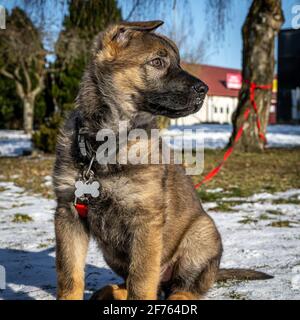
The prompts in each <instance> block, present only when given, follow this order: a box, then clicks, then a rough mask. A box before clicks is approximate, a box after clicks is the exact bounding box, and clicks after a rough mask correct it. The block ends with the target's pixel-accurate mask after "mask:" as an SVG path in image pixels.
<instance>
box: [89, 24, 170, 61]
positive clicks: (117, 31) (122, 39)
mask: <svg viewBox="0 0 300 320" xmlns="http://www.w3.org/2000/svg"><path fill="white" fill-rule="evenodd" d="M163 23H164V22H163V21H160V20H155V21H141V22H126V21H125V22H121V23H119V24H117V25H114V26H111V27H110V28H108V29H107V30H106V31H104V33H102V34H101V36H100V37H98V39H97V40H96V42H97V44H96V50H95V51H99V50H105V49H107V50H108V51H110V54H111V55H114V54H115V53H116V52H117V51H118V49H120V48H125V47H126V46H127V45H128V43H129V41H130V40H131V39H132V37H133V36H134V35H135V34H136V33H137V32H151V31H154V30H155V29H157V28H158V27H160V26H161V25H162V24H163Z"/></svg>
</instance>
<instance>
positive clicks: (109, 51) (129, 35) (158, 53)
mask: <svg viewBox="0 0 300 320" xmlns="http://www.w3.org/2000/svg"><path fill="white" fill-rule="evenodd" d="M162 24H163V22H162V21H148V22H130V23H128V22H127V23H122V24H119V25H115V26H111V27H109V28H108V29H107V30H106V31H104V32H103V33H101V34H100V35H99V36H98V38H97V40H96V43H95V49H94V52H93V66H94V68H95V70H94V71H95V74H96V78H97V79H98V81H99V89H100V90H101V92H102V94H103V96H104V97H106V99H108V100H109V102H110V103H111V102H112V103H114V104H117V105H118V106H121V107H122V108H124V109H126V110H125V111H126V112H133V113H134V112H137V111H145V112H149V113H151V114H154V115H164V116H167V117H169V118H178V117H183V116H186V115H189V114H192V113H195V112H197V111H198V110H199V109H200V108H201V106H202V104H203V101H204V98H205V95H206V93H207V91H208V87H207V86H206V85H205V84H204V83H203V82H202V81H201V80H199V79H197V78H195V77H193V76H192V75H190V74H189V73H187V72H186V71H184V70H182V68H181V67H180V57H179V52H178V49H177V47H176V45H175V44H174V43H173V42H172V41H171V40H170V39H168V38H166V37H164V36H161V35H158V34H155V33H153V32H152V31H154V30H155V29H157V28H158V27H159V26H160V25H162ZM112 100H113V101H112Z"/></svg>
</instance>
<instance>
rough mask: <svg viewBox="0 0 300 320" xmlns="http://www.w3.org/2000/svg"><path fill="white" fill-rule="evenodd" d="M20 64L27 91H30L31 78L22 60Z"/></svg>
mask: <svg viewBox="0 0 300 320" xmlns="http://www.w3.org/2000/svg"><path fill="white" fill-rule="evenodd" d="M21 66H22V69H23V73H24V76H25V80H26V86H27V92H30V91H31V88H32V84H31V79H30V77H29V74H28V71H27V69H26V66H25V64H24V61H22V62H21Z"/></svg>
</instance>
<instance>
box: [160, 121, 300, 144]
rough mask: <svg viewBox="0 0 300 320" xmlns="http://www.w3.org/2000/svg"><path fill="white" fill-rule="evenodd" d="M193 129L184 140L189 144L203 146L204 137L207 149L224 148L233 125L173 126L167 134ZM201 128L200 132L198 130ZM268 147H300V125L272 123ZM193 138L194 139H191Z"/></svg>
mask: <svg viewBox="0 0 300 320" xmlns="http://www.w3.org/2000/svg"><path fill="white" fill-rule="evenodd" d="M184 129H185V130H193V131H194V134H187V135H186V136H185V138H184V140H185V141H186V140H187V142H186V143H187V145H192V146H193V147H194V148H195V146H196V140H197V141H198V145H199V146H201V145H202V143H203V139H204V146H205V148H207V149H217V148H224V147H225V146H226V145H227V143H228V141H229V138H230V135H231V132H232V126H231V125H229V124H228V125H227V124H199V125H193V126H184V127H183V126H172V127H170V129H169V130H166V132H165V134H167V135H170V136H174V135H180V134H182V132H183V130H184ZM196 130H199V132H196ZM266 137H267V141H268V144H267V146H268V147H272V148H280V147H288V148H289V147H300V126H292V125H271V126H269V127H268V130H267V135H266ZM189 140H192V141H189Z"/></svg>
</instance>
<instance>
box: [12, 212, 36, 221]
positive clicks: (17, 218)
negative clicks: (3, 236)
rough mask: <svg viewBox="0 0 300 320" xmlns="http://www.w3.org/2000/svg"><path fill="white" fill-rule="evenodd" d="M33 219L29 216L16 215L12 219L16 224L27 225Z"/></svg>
mask: <svg viewBox="0 0 300 320" xmlns="http://www.w3.org/2000/svg"><path fill="white" fill-rule="evenodd" d="M31 221H33V219H32V218H31V217H30V216H29V215H28V214H22V213H16V214H15V215H14V217H13V219H12V222H14V223H27V222H31Z"/></svg>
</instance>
